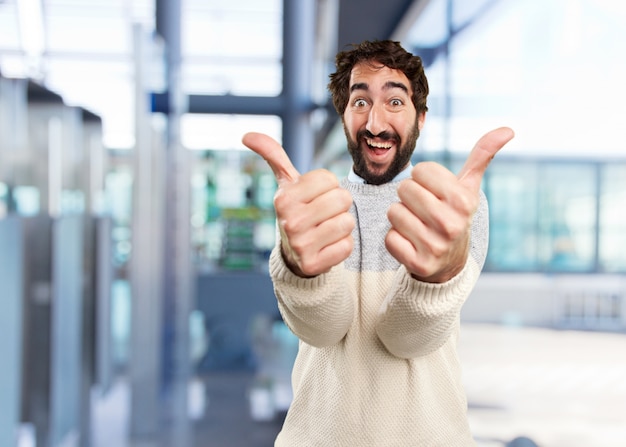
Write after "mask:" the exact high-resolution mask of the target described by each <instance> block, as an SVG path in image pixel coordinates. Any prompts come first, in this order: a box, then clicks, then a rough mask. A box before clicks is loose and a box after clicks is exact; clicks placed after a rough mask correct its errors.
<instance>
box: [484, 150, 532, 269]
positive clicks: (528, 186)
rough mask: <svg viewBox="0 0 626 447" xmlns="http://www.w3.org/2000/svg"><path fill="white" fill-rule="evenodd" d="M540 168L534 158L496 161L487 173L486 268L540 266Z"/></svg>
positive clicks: (527, 267) (528, 267)
mask: <svg viewBox="0 0 626 447" xmlns="http://www.w3.org/2000/svg"><path fill="white" fill-rule="evenodd" d="M537 185H538V169H537V165H536V164H535V163H530V162H522V163H515V162H498V163H493V164H492V165H491V166H490V168H489V170H488V172H487V176H486V177H485V182H484V187H485V193H486V194H487V195H488V197H489V213H490V241H489V253H488V256H487V261H486V263H485V269H486V270H500V271H533V270H536V269H537V268H538V256H537V254H538V253H537V252H538V247H537V210H538V207H537V205H538V190H537Z"/></svg>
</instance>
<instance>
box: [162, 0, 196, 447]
mask: <svg viewBox="0 0 626 447" xmlns="http://www.w3.org/2000/svg"><path fill="white" fill-rule="evenodd" d="M156 4H157V33H158V34H159V35H160V36H161V37H162V38H163V40H164V42H165V49H166V67H167V73H166V76H167V79H166V85H167V92H168V103H169V107H168V116H167V143H166V144H167V148H166V154H165V159H166V160H167V166H168V169H167V171H166V172H165V196H166V200H165V203H164V206H165V214H164V216H165V228H164V243H165V258H164V262H163V271H162V272H163V278H164V297H163V298H164V306H165V313H164V318H163V325H164V338H163V340H164V345H163V356H164V358H163V377H164V395H165V396H166V405H167V410H168V413H169V419H170V420H171V421H172V426H171V427H170V429H171V432H170V436H171V438H172V440H173V442H174V443H175V444H176V445H177V446H180V447H185V446H187V445H190V442H191V424H190V421H189V418H188V416H187V387H188V384H189V381H190V378H191V373H192V371H191V357H190V354H189V317H190V314H191V310H192V309H193V307H194V303H193V301H192V297H193V296H194V294H193V292H192V290H193V279H194V277H195V275H194V272H193V266H192V263H191V229H190V224H189V222H190V216H191V210H190V207H191V184H190V180H189V179H190V178H191V175H190V171H191V166H190V164H191V157H190V154H189V151H188V150H187V149H185V148H184V147H183V146H182V144H181V137H180V119H181V116H182V114H183V113H185V112H186V111H187V109H188V107H187V97H186V95H184V94H183V92H182V88H181V79H180V78H181V66H182V45H181V21H182V8H181V1H180V0H173V1H172V0H157V2H156Z"/></svg>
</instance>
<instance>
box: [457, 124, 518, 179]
mask: <svg viewBox="0 0 626 447" xmlns="http://www.w3.org/2000/svg"><path fill="white" fill-rule="evenodd" d="M514 136H515V133H514V132H513V130H512V129H510V128H508V127H500V128H498V129H494V130H492V131H490V132H487V133H486V134H485V135H483V136H482V137H481V138H480V139H479V140H478V142H477V143H476V145H475V146H474V149H472V152H471V153H470V154H469V156H468V157H467V160H466V161H465V164H464V165H463V168H461V171H460V172H459V174H458V176H457V177H458V179H459V181H460V182H461V183H464V184H465V185H467V186H468V187H469V188H471V189H473V190H474V191H478V190H479V189H480V183H481V182H482V179H483V175H484V174H485V171H486V170H487V166H489V163H491V160H492V159H493V157H495V155H496V153H498V151H499V150H500V149H502V147H503V146H504V145H505V144H506V143H508V142H509V141H510V140H511V139H512V138H513V137H514Z"/></svg>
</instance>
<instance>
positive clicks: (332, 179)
mask: <svg viewBox="0 0 626 447" xmlns="http://www.w3.org/2000/svg"><path fill="white" fill-rule="evenodd" d="M242 142H243V144H244V145H246V146H247V147H249V148H250V149H252V150H253V151H254V152H256V153H257V154H259V155H260V156H261V157H263V159H265V161H266V162H267V164H268V165H269V166H270V168H271V169H272V171H273V172H274V176H275V177H276V182H277V183H278V190H277V191H276V195H275V196H274V208H275V211H276V221H277V223H278V228H279V231H280V237H281V248H282V254H283V258H284V259H285V262H286V263H287V266H288V267H289V268H290V269H291V271H292V272H293V273H295V274H296V275H298V276H301V277H313V276H317V275H319V274H321V273H326V272H328V271H329V270H330V269H331V268H332V267H333V266H335V265H337V264H339V263H340V262H342V261H344V260H345V259H346V258H347V257H348V256H350V253H351V252H352V248H353V246H354V241H353V240H352V230H353V229H354V226H355V221H354V218H353V217H352V215H351V214H350V213H349V209H350V206H351V204H352V196H351V195H350V193H349V192H348V191H346V190H345V189H343V188H341V187H340V186H339V181H338V180H337V177H336V176H335V175H334V174H332V173H331V172H330V171H327V170H324V169H318V170H315V171H311V172H308V173H306V174H303V175H300V173H299V172H298V171H297V170H296V168H295V167H294V166H293V164H292V163H291V160H289V157H288V156H287V153H286V152H285V150H284V149H283V148H282V147H281V146H280V144H278V142H277V141H275V140H274V139H272V138H271V137H269V136H267V135H265V134H261V133H254V132H251V133H247V134H245V135H244V136H243V139H242Z"/></svg>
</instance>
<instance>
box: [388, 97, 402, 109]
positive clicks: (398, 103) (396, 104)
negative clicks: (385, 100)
mask: <svg viewBox="0 0 626 447" xmlns="http://www.w3.org/2000/svg"><path fill="white" fill-rule="evenodd" d="M389 104H391V105H392V106H393V107H400V106H401V105H403V104H404V101H402V100H401V99H398V98H394V99H392V100H391V101H389Z"/></svg>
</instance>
